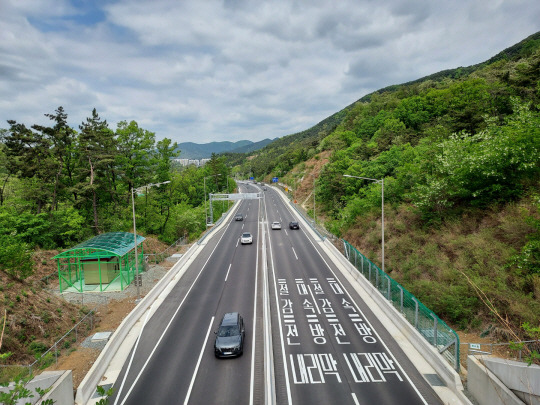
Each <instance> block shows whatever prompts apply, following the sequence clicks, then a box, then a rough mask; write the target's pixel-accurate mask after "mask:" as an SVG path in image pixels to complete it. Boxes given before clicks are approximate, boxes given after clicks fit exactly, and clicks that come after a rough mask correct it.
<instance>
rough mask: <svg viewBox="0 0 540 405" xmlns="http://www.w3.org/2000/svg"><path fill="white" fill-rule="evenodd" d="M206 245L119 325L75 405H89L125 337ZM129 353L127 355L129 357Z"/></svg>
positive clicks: (193, 250) (194, 249)
mask: <svg viewBox="0 0 540 405" xmlns="http://www.w3.org/2000/svg"><path fill="white" fill-rule="evenodd" d="M236 205H237V204H234V205H233V206H232V207H231V209H230V210H229V211H230V212H229V214H227V216H226V218H225V219H224V220H223V221H222V222H221V223H220V224H219V226H217V227H215V228H213V229H212V230H210V232H209V233H208V234H207V235H206V237H205V238H209V237H212V236H213V234H215V233H216V232H217V231H218V230H220V229H221V228H222V227H223V226H224V224H226V223H227V222H228V219H229V217H230V216H231V215H232V213H233V212H234V211H235V209H236ZM205 245H206V244H200V245H199V244H198V243H193V245H192V246H191V247H190V248H189V249H188V251H187V252H186V253H185V254H184V255H183V256H182V257H181V258H180V260H179V261H178V262H177V263H176V264H175V265H174V266H173V267H172V268H171V269H170V270H169V271H168V272H167V274H165V276H164V277H163V278H162V279H161V280H160V281H159V282H158V283H157V284H156V285H155V286H154V288H152V289H151V290H150V291H149V292H148V294H147V295H146V296H145V297H144V298H143V299H142V300H141V301H140V302H139V304H137V306H136V307H135V308H134V309H133V311H131V312H130V313H129V315H128V316H127V317H126V318H125V319H124V320H123V321H122V323H121V324H120V326H119V327H118V328H117V329H116V330H115V331H114V333H113V334H112V336H111V338H110V339H109V341H108V342H107V345H106V346H105V348H104V349H103V350H102V352H101V353H100V355H99V357H98V358H97V360H96V361H95V363H94V364H93V365H92V368H90V370H89V371H88V373H87V374H86V376H85V377H84V379H83V381H82V382H81V384H80V385H79V387H78V388H77V394H76V396H75V403H76V404H78V405H83V404H86V403H87V402H88V401H89V400H90V399H91V397H92V395H93V394H94V392H95V390H96V387H97V386H98V385H99V383H100V381H101V378H102V376H103V375H104V374H105V372H106V371H107V367H108V366H109V364H110V363H111V360H112V359H113V357H114V356H115V355H116V353H117V351H118V350H119V349H120V347H121V346H122V345H123V344H124V343H125V341H124V340H125V338H126V337H127V335H128V333H129V332H130V331H131V330H132V328H133V327H134V326H135V324H136V323H137V322H139V321H140V320H141V318H142V317H143V315H144V314H145V313H146V311H147V310H149V309H150V308H151V306H152V303H153V302H154V301H155V300H156V299H157V298H158V297H159V295H160V294H161V293H162V291H163V290H164V289H165V287H166V286H167V285H168V284H169V283H170V281H171V280H172V279H173V278H175V277H176V276H179V277H178V280H177V282H178V281H179V280H180V279H181V278H182V276H183V275H184V273H185V272H186V270H187V268H188V267H189V266H186V264H187V263H188V261H189V260H190V259H191V257H192V256H194V257H193V258H195V257H197V255H198V254H199V253H200V251H201V250H202V249H203V247H204V246H205ZM128 354H129V353H126V356H127V355H128Z"/></svg>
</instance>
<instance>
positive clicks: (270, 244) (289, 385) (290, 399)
mask: <svg viewBox="0 0 540 405" xmlns="http://www.w3.org/2000/svg"><path fill="white" fill-rule="evenodd" d="M266 219H267V220H268V212H267V213H266ZM285 232H287V231H285ZM268 245H269V247H270V263H271V265H272V275H273V278H274V293H275V296H276V305H277V303H278V302H279V297H278V289H277V288H275V286H276V285H277V280H276V269H275V265H274V252H273V249H272V238H268ZM277 318H278V323H279V337H280V339H281V354H282V357H283V371H284V373H285V385H286V386H287V403H288V404H289V405H291V404H292V397H291V384H290V382H289V370H288V366H287V357H286V354H285V341H284V339H283V325H282V323H281V314H280V313H279V312H278V313H277Z"/></svg>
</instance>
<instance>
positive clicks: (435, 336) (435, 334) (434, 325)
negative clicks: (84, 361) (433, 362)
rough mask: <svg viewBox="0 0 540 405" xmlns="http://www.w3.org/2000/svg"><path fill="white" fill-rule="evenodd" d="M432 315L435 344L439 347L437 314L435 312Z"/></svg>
mask: <svg viewBox="0 0 540 405" xmlns="http://www.w3.org/2000/svg"><path fill="white" fill-rule="evenodd" d="M431 316H433V346H435V347H437V343H438V342H437V323H438V322H437V316H436V315H435V314H431Z"/></svg>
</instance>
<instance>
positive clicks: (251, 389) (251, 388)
mask: <svg viewBox="0 0 540 405" xmlns="http://www.w3.org/2000/svg"><path fill="white" fill-rule="evenodd" d="M260 209H261V202H260V200H259V211H260ZM257 222H258V223H257V234H258V235H257V236H258V238H257V239H258V240H257V255H256V259H255V294H254V298H253V333H252V334H251V335H252V337H251V339H252V342H253V344H252V345H251V376H250V382H249V404H250V405H253V395H255V331H256V330H257V281H258V279H257V276H258V275H259V246H258V244H259V241H260V240H261V239H263V238H261V237H260V235H261V232H260V226H261V223H260V221H257ZM261 243H262V242H261Z"/></svg>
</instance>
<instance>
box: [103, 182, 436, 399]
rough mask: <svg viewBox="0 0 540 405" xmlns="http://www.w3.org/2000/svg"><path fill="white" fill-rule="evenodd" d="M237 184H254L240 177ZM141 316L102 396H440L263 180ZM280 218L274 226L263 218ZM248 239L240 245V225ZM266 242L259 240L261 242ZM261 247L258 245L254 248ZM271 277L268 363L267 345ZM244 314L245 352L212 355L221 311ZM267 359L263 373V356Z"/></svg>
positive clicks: (245, 187)
mask: <svg viewBox="0 0 540 405" xmlns="http://www.w3.org/2000/svg"><path fill="white" fill-rule="evenodd" d="M241 188H242V189H241V191H243V192H260V191H261V189H260V188H259V187H258V186H254V185H251V184H249V185H246V184H243V185H241ZM236 212H238V213H242V214H243V215H244V220H243V221H234V219H233V217H231V220H229V222H228V223H226V224H225V225H224V226H223V228H222V229H221V230H219V231H218V232H216V233H215V234H214V235H213V236H212V237H210V238H207V239H206V240H205V242H204V243H206V246H205V247H204V249H203V250H202V251H201V253H200V254H199V255H198V256H197V257H196V259H195V261H194V262H193V263H192V264H191V266H190V267H189V269H188V270H187V272H186V273H185V275H184V276H183V278H182V279H181V281H180V282H179V283H177V284H176V286H175V287H174V288H173V289H172V290H171V292H170V294H169V295H168V296H167V298H166V300H165V301H164V302H163V303H162V304H161V305H160V306H159V308H157V310H156V311H155V313H154V315H153V316H152V317H151V318H150V319H145V320H144V326H143V327H142V330H141V333H140V337H139V339H138V340H137V343H136V344H135V346H134V347H133V349H132V351H131V353H130V355H129V356H128V360H127V361H126V362H125V364H124V366H123V368H122V371H121V373H120V374H119V376H118V378H117V379H116V382H115V384H114V386H113V388H114V395H113V397H111V399H110V400H109V403H110V404H235V405H239V404H263V403H265V392H264V390H265V387H268V386H275V392H276V398H275V399H276V402H277V403H278V404H353V405H354V404H371V403H375V402H378V403H381V404H392V403H396V404H398V403H407V404H438V403H441V401H440V400H439V399H438V397H437V396H436V395H435V393H434V392H433V390H432V389H431V387H430V386H429V384H428V383H427V382H426V381H425V380H424V379H423V377H422V376H421V375H420V374H419V373H418V372H417V371H416V369H415V368H414V367H413V366H412V364H411V363H410V361H409V360H408V359H407V358H406V356H405V355H404V354H403V352H402V351H401V350H400V348H399V347H398V345H397V344H396V343H395V342H394V340H393V339H392V337H391V336H389V335H388V333H387V332H386V330H385V329H384V328H383V327H382V326H381V325H380V323H379V322H378V320H377V319H376V318H375V317H374V316H373V314H372V312H371V311H370V310H369V308H367V306H366V305H365V304H364V302H363V300H362V299H361V297H360V296H359V295H358V294H357V293H356V291H355V290H353V288H352V287H351V286H350V285H349V284H348V283H347V281H346V280H344V279H342V277H341V275H340V273H339V271H338V270H337V268H336V267H335V265H334V264H333V263H332V262H331V261H330V259H329V258H328V257H326V256H325V254H324V253H323V252H322V250H321V249H319V248H318V241H317V239H314V238H313V237H312V236H310V234H309V233H308V232H306V231H305V230H304V229H303V226H302V223H301V225H300V229H299V230H290V229H289V228H288V223H289V221H291V220H293V219H296V215H295V214H294V212H293V211H292V209H291V208H290V206H288V204H286V203H284V202H283V200H282V199H281V198H280V197H279V196H278V194H277V192H276V191H275V190H273V189H272V188H271V187H268V190H267V191H265V192H264V199H260V200H244V201H242V202H241V203H240V204H239V206H238V208H237V209H236V211H235V213H236ZM272 221H280V222H281V223H282V225H283V229H281V230H270V224H271V222H272ZM246 231H247V232H251V233H252V235H253V244H252V245H241V244H240V242H239V238H240V234H241V233H242V232H246ZM263 242H264V243H263ZM263 249H264V250H263ZM265 276H267V277H268V284H269V291H268V292H269V308H270V313H271V317H270V319H271V322H272V335H271V338H272V342H273V345H272V348H271V352H272V353H273V363H272V362H270V363H268V362H267V361H268V359H267V358H265V352H264V345H263V342H264V336H263V332H264V328H263V306H264V305H265V304H266V301H265V300H263V297H264V291H263V285H264V283H263V281H264V277H265ZM235 311H237V312H240V314H241V315H242V316H243V317H244V322H245V325H246V340H245V346H244V354H243V355H242V356H240V357H238V358H227V359H217V358H216V357H215V356H214V350H213V343H214V338H215V335H214V331H215V330H216V329H217V328H218V326H219V321H220V320H221V317H222V316H223V314H224V313H225V312H235ZM268 364H273V366H274V369H273V374H274V378H273V379H272V380H273V381H272V383H271V384H268V379H265V377H264V370H265V366H267V365H268Z"/></svg>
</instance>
